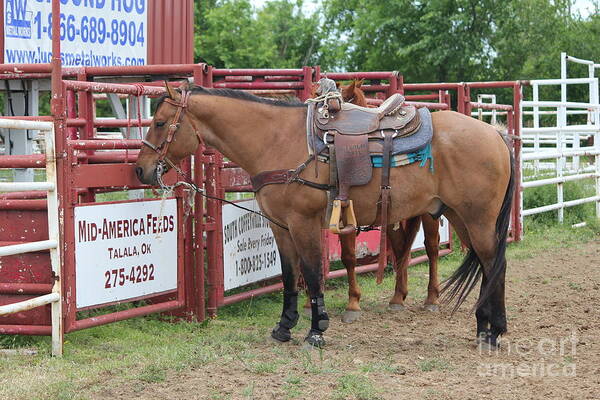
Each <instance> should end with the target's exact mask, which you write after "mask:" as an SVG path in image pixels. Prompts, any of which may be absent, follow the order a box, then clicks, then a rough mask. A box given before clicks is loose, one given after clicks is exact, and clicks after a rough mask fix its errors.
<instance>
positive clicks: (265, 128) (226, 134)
mask: <svg viewBox="0 0 600 400" xmlns="http://www.w3.org/2000/svg"><path fill="white" fill-rule="evenodd" d="M196 99H197V100H196ZM191 100H192V101H191V111H192V113H194V114H195V115H196V116H197V117H198V118H199V119H200V120H201V121H203V123H204V124H205V125H206V126H207V128H208V132H201V134H202V135H203V137H204V140H205V141H206V143H207V144H208V145H210V146H212V147H214V148H216V149H217V150H219V151H220V152H221V153H223V155H224V156H225V157H227V158H228V159H229V160H231V161H233V162H234V163H236V164H237V165H239V166H240V167H241V168H243V169H244V170H246V171H247V172H248V173H250V174H251V175H256V174H258V173H259V172H263V171H267V170H275V169H288V168H295V167H296V166H297V165H298V164H300V163H301V162H303V161H304V160H305V159H306V158H307V157H308V151H307V146H306V135H305V119H306V110H305V109H304V108H302V107H278V106H272V105H267V104H262V103H255V102H251V101H244V100H238V99H232V98H228V97H221V96H208V95H200V96H194V98H193V99H191Z"/></svg>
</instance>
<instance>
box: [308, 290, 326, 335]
mask: <svg viewBox="0 0 600 400" xmlns="http://www.w3.org/2000/svg"><path fill="white" fill-rule="evenodd" d="M310 308H311V311H312V321H311V325H310V329H311V330H314V331H319V332H321V333H323V332H325V331H326V330H327V328H329V316H328V315H327V311H325V300H324V299H323V295H322V294H321V295H319V296H317V297H312V298H311V299H310Z"/></svg>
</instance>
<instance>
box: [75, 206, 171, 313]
mask: <svg viewBox="0 0 600 400" xmlns="http://www.w3.org/2000/svg"><path fill="white" fill-rule="evenodd" d="M75 276H76V290H77V292H76V297H77V308H82V307H89V306H95V305H99V304H105V303H110V302H114V301H122V300H127V299H133V298H137V297H140V296H146V295H149V294H154V293H161V292H165V291H169V290H174V289H177V202H176V200H175V199H168V200H165V201H164V202H162V201H136V202H127V203H113V204H94V205H84V206H77V207H75Z"/></svg>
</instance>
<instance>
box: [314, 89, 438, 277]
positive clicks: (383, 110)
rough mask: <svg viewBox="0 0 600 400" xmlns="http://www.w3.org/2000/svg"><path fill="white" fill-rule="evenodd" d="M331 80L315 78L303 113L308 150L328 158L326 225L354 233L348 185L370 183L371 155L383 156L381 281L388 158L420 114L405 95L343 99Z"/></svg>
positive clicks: (416, 127) (410, 132)
mask: <svg viewBox="0 0 600 400" xmlns="http://www.w3.org/2000/svg"><path fill="white" fill-rule="evenodd" d="M328 81H329V82H328ZM330 81H331V80H328V79H326V78H324V79H321V81H319V87H320V89H321V92H319V91H318V92H317V93H318V94H319V97H317V98H315V99H311V100H310V101H309V107H308V115H307V128H308V129H307V135H308V136H309V140H308V143H309V152H310V154H311V155H312V156H313V157H315V158H316V157H317V156H323V155H325V157H326V158H327V159H328V161H329V165H330V176H329V180H330V182H329V186H330V188H331V189H330V190H329V192H328V193H329V201H328V203H329V206H328V210H327V214H328V219H329V229H330V230H331V231H332V232H333V233H337V234H347V233H351V232H355V231H356V229H357V220H356V216H355V214H354V208H353V206H352V200H350V199H349V191H350V188H351V187H352V186H360V185H366V184H367V183H369V182H370V181H371V179H372V175H373V166H372V163H371V155H380V156H382V157H383V168H382V174H381V198H380V202H379V203H378V205H379V208H378V215H379V216H380V218H379V221H375V222H379V223H380V224H381V241H380V251H379V270H378V274H377V281H378V283H379V282H381V280H382V279H383V268H384V267H385V264H387V241H386V227H387V225H388V218H387V215H388V207H389V200H390V186H389V177H390V167H391V157H392V153H402V149H400V151H395V150H397V149H396V147H397V146H396V145H395V144H394V142H396V141H402V140H403V139H400V138H405V137H408V136H411V135H413V134H415V133H416V132H417V131H419V128H420V126H421V118H420V113H419V112H417V110H416V108H415V107H414V106H410V105H406V104H404V96H402V95H401V94H394V95H392V96H391V97H389V98H388V99H387V100H386V101H384V102H383V104H381V106H379V107H378V108H365V107H359V106H356V105H354V104H350V103H344V102H343V101H342V98H341V94H340V93H339V92H338V91H337V89H335V85H333V86H332V85H331V82H330ZM324 88H325V90H323V89H324ZM327 88H330V89H327ZM331 88H334V89H333V90H332V89H331ZM425 136H426V135H425ZM394 139H396V140H394ZM430 139H431V136H430V135H429V137H428V138H426V137H425V140H421V142H426V143H419V145H420V147H421V148H422V147H424V146H425V145H426V144H427V143H428V142H429V140H430ZM321 143H322V144H324V145H325V147H323V145H322V144H321ZM311 147H312V148H311ZM400 147H401V146H400ZM413 147H414V146H413ZM417 147H418V146H417ZM405 150H406V149H405ZM406 152H408V151H406Z"/></svg>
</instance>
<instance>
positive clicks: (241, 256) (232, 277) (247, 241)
mask: <svg viewBox="0 0 600 400" xmlns="http://www.w3.org/2000/svg"><path fill="white" fill-rule="evenodd" d="M237 204H239V205H241V206H244V207H246V208H249V209H251V210H255V211H259V207H258V203H257V202H256V200H254V199H252V200H247V201H241V202H238V203H237ZM223 270H224V284H225V290H229V289H233V288H236V287H240V286H243V285H247V284H249V283H253V282H258V281H261V280H263V279H267V278H272V277H274V276H277V275H281V260H280V259H279V250H277V244H275V237H274V236H273V231H271V228H269V223H268V221H267V220H266V219H265V218H263V217H261V216H260V215H257V214H254V213H251V212H249V211H245V210H241V209H239V208H237V207H234V206H232V205H230V204H225V205H224V206H223Z"/></svg>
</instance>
